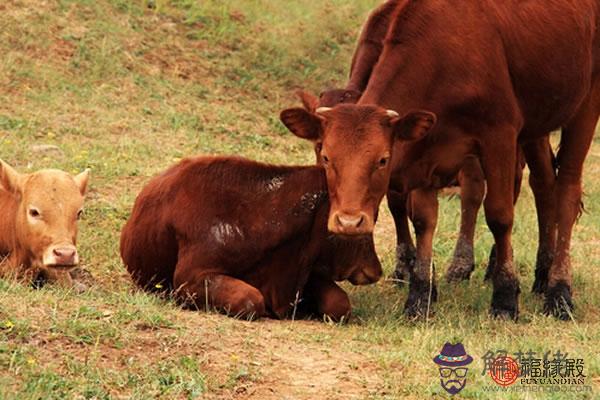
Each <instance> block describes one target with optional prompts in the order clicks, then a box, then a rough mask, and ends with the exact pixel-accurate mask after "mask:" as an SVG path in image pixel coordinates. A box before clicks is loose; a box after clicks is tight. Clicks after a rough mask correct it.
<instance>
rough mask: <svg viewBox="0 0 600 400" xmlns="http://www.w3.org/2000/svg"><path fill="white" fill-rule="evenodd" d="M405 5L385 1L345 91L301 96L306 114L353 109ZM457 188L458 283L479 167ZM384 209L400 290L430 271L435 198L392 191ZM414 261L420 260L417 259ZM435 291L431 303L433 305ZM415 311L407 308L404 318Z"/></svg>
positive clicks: (368, 27)
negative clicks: (420, 268)
mask: <svg viewBox="0 0 600 400" xmlns="http://www.w3.org/2000/svg"><path fill="white" fill-rule="evenodd" d="M405 3H406V0H401V1H399V0H389V1H387V2H385V3H383V4H382V5H381V6H379V7H378V8H376V9H375V10H374V11H373V12H372V13H371V14H370V15H369V17H368V18H367V22H366V23H365V24H364V26H363V29H362V32H361V35H360V37H359V40H358V44H357V48H356V50H355V52H354V55H353V57H352V64H351V67H350V77H349V80H348V83H347V85H346V88H345V89H330V90H326V91H324V92H322V93H321V94H320V96H319V98H318V99H317V98H315V97H314V96H311V95H309V94H308V93H305V92H299V96H300V98H301V100H302V102H303V104H304V107H305V108H307V109H308V110H311V111H314V110H316V109H317V108H320V107H333V106H335V105H336V104H341V103H351V104H352V103H357V102H358V100H359V99H360V96H361V95H362V91H363V90H364V89H365V88H366V86H367V84H368V82H369V78H370V76H371V73H372V71H373V68H374V66H375V64H376V63H377V61H378V60H379V56H380V55H381V51H382V50H383V42H384V39H385V36H386V34H387V31H388V28H389V25H390V22H391V21H392V17H393V15H394V12H395V11H396V10H397V9H398V8H399V7H404V5H405ZM315 151H316V152H317V160H319V159H320V157H319V154H318V152H319V151H320V143H318V142H316V143H315ZM517 171H518V174H517V175H518V176H517V177H516V180H517V187H519V188H520V180H521V176H522V175H521V173H522V167H521V168H519V169H518V170H517ZM455 183H458V184H459V185H460V186H461V196H460V199H461V223H460V232H459V235H458V240H457V243H456V246H455V249H454V256H453V258H452V262H451V264H450V266H449V267H448V271H447V273H446V279H447V280H448V281H460V280H466V279H469V277H470V276H471V273H472V272H473V270H474V268H475V259H474V254H473V237H474V235H475V224H476V222H477V213H478V211H479V208H480V206H481V203H482V202H483V196H484V193H485V182H484V177H483V171H482V170H481V165H480V163H479V161H478V160H477V159H476V158H474V157H471V158H470V159H469V160H467V161H465V164H464V165H463V168H462V169H461V170H460V172H459V173H458V176H457V180H456V182H455ZM387 199H388V206H389V208H390V211H391V213H392V216H393V218H394V225H395V227H396V240H397V245H396V266H395V269H394V273H393V277H394V278H395V279H397V282H398V283H399V284H401V283H403V282H406V281H408V280H409V277H410V269H411V268H412V267H413V266H414V264H415V263H418V264H423V265H429V263H430V262H431V259H432V256H433V246H432V242H431V241H432V239H433V233H434V231H435V227H436V225H437V208H438V203H437V197H436V196H435V192H432V191H429V190H423V189H416V190H415V191H414V193H413V195H412V196H410V195H409V196H406V195H402V194H401V193H398V192H396V191H394V190H389V191H388V193H387ZM407 212H408V214H409V215H410V218H411V220H412V222H413V226H414V228H415V232H416V233H417V235H418V236H417V244H418V245H419V248H418V249H415V245H414V244H413V241H412V237H411V234H410V231H409V228H408V221H407V218H408V215H407ZM417 255H418V259H417ZM435 293H436V291H435V289H434V295H433V298H434V299H435V298H436V296H435ZM413 311H415V310H412V309H410V308H407V313H408V314H412V313H413Z"/></svg>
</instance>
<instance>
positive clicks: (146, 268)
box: [121, 157, 382, 320]
mask: <svg viewBox="0 0 600 400" xmlns="http://www.w3.org/2000/svg"><path fill="white" fill-rule="evenodd" d="M328 213H329V201H328V195H327V183H326V180H325V173H324V171H323V169H322V168H321V167H317V166H313V167H281V166H272V165H266V164H261V163H257V162H253V161H249V160H245V159H241V158H225V157H215V158H209V157H200V158H193V159H187V160H184V161H182V162H181V163H179V164H177V165H175V166H174V167H172V168H170V169H169V170H167V171H166V172H164V173H163V174H162V175H159V176H157V177H155V178H154V179H152V180H151V181H150V183H149V184H148V185H147V186H146V187H145V188H144V189H143V190H142V192H141V193H140V194H139V196H138V198H137V200H136V202H135V205H134V207H133V211H132V214H131V217H130V219H129V221H128V222H127V224H126V225H125V227H124V228H123V232H122V234H121V256H122V258H123V261H124V263H125V265H126V267H127V270H128V271H129V273H130V274H131V276H132V277H133V279H134V281H135V282H136V283H137V284H138V285H139V286H141V287H142V288H144V289H146V290H151V291H152V290H157V289H159V290H163V289H166V290H174V293H175V294H176V297H177V298H178V300H179V301H181V302H182V303H184V304H185V305H188V306H193V307H196V308H200V307H205V306H206V305H210V306H213V307H216V308H217V309H220V310H222V311H226V312H228V313H230V314H233V315H236V316H243V317H261V316H274V317H277V318H283V317H285V316H287V315H289V313H290V312H291V310H292V309H293V307H294V304H295V303H296V300H297V299H301V300H302V301H301V302H300V304H301V305H303V304H304V305H309V304H310V305H312V306H313V310H312V311H316V312H318V313H319V314H325V315H328V316H329V317H331V318H333V319H336V320H339V319H341V318H342V317H345V316H347V315H348V314H349V313H350V302H349V300H348V296H347V295H346V293H345V292H344V291H343V290H342V289H341V288H340V287H339V286H338V285H337V284H336V283H335V282H334V281H341V280H345V279H348V280H349V281H350V282H352V283H353V284H355V285H364V284H369V283H373V282H376V281H377V280H378V279H379V278H380V277H381V274H382V271H381V265H380V263H379V260H378V259H377V255H376V254H375V252H374V246H373V241H372V237H371V236H367V237H363V238H361V239H359V241H360V242H357V241H356V240H355V239H348V238H343V237H336V236H333V235H331V234H330V233H328V231H327V216H328ZM365 241H366V242H367V245H364V242H365ZM356 244H360V245H358V246H357V245H356Z"/></svg>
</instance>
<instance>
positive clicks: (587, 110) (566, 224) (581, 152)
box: [545, 81, 600, 320]
mask: <svg viewBox="0 0 600 400" xmlns="http://www.w3.org/2000/svg"><path fill="white" fill-rule="evenodd" d="M599 111H600V81H598V82H595V85H594V90H593V91H592V92H591V93H590V95H589V96H588V98H587V99H586V100H585V102H584V103H583V104H582V106H581V108H580V109H579V111H578V112H577V114H576V115H575V117H574V118H572V119H571V121H570V122H569V124H568V125H567V126H565V127H564V128H563V132H562V136H561V141H560V150H559V152H558V177H557V180H556V190H555V195H556V206H557V208H556V209H557V210H560V211H558V212H557V215H556V221H557V223H558V232H557V233H558V236H557V240H556V252H555V256H554V260H553V261H552V266H551V267H550V271H549V274H548V289H547V290H546V302H545V311H546V312H547V313H549V314H553V315H554V316H555V317H557V318H560V319H563V320H567V319H569V318H570V314H571V311H572V309H573V303H572V300H571V284H572V279H573V276H572V274H573V271H572V268H571V259H570V246H571V234H572V231H573V224H574V223H575V220H576V218H577V216H578V214H579V213H580V212H581V192H582V190H581V175H582V172H583V162H584V160H585V157H586V155H587V153H588V150H589V148H590V144H591V142H592V138H593V136H594V131H595V128H596V123H597V122H598V115H599Z"/></svg>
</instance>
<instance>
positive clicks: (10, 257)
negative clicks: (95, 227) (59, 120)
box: [0, 160, 89, 289]
mask: <svg viewBox="0 0 600 400" xmlns="http://www.w3.org/2000/svg"><path fill="white" fill-rule="evenodd" d="M88 181H89V170H86V171H84V172H82V173H80V174H79V175H76V176H71V175H69V174H67V173H66V172H63V171H58V170H41V171H38V172H35V173H32V174H19V173H18V172H17V171H15V170H14V169H13V168H12V167H10V166H9V165H8V164H6V163H5V162H4V161H2V160H0V257H4V258H5V261H4V263H3V265H2V268H3V271H2V273H3V274H4V275H9V274H13V275H16V276H19V277H23V278H29V279H34V278H38V277H39V275H41V278H45V279H49V280H51V281H59V282H60V283H62V284H66V285H73V281H72V279H71V275H70V274H69V271H70V270H72V269H73V268H74V267H76V266H77V265H78V264H79V255H78V253H77V248H76V247H75V245H76V240H77V220H78V219H79V217H80V216H81V213H82V210H83V201H84V196H85V193H86V190H87V186H88ZM75 288H76V289H81V286H78V285H75Z"/></svg>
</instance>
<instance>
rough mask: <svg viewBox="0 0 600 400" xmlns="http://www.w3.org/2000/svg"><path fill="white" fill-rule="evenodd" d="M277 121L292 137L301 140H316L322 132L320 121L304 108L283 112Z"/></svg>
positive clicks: (289, 109)
mask: <svg viewBox="0 0 600 400" xmlns="http://www.w3.org/2000/svg"><path fill="white" fill-rule="evenodd" d="M279 119H280V120H281V122H283V124H284V125H285V126H286V127H287V128H288V129H289V130H290V131H291V132H292V133H293V134H294V135H296V136H298V137H300V138H302V139H307V140H313V141H314V140H317V139H319V137H320V136H321V132H322V130H323V126H322V123H321V119H320V118H319V117H317V116H316V115H315V114H313V113H311V112H308V111H307V110H305V109H304V108H298V107H296V108H288V109H287V110H283V111H282V112H281V114H279Z"/></svg>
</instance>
